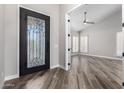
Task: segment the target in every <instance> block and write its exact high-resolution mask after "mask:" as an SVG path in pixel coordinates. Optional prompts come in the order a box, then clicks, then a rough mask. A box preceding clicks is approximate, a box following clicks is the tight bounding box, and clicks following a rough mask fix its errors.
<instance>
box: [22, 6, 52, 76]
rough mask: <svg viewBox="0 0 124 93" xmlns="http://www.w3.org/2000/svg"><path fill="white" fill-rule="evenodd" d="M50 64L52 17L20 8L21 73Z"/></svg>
mask: <svg viewBox="0 0 124 93" xmlns="http://www.w3.org/2000/svg"><path fill="white" fill-rule="evenodd" d="M49 66H50V17H49V16H46V15H43V14H41V13H37V12H34V11H31V10H27V9H24V8H20V75H25V74H31V73H33V72H37V71H41V70H44V69H49Z"/></svg>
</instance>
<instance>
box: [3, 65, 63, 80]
mask: <svg viewBox="0 0 124 93" xmlns="http://www.w3.org/2000/svg"><path fill="white" fill-rule="evenodd" d="M57 67H60V68H62V69H65V68H64V67H62V66H60V65H55V66H52V67H50V69H54V68H57ZM15 78H19V74H15V75H11V76H6V77H5V79H4V81H7V80H11V79H15Z"/></svg>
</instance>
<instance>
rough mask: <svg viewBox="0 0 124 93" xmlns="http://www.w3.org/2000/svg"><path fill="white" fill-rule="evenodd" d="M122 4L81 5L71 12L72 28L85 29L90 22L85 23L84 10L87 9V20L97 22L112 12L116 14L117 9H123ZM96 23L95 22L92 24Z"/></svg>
mask: <svg viewBox="0 0 124 93" xmlns="http://www.w3.org/2000/svg"><path fill="white" fill-rule="evenodd" d="M121 9H122V6H121V4H86V5H81V6H80V7H78V8H77V9H75V10H73V11H72V12H71V13H70V19H71V23H70V24H71V30H73V31H80V30H82V29H85V28H86V27H88V26H91V25H89V24H83V20H84V12H85V11H87V20H88V21H93V22H95V23H98V22H100V21H101V20H103V19H104V18H106V17H108V16H109V15H111V14H114V12H116V11H121ZM92 25H94V24H92Z"/></svg>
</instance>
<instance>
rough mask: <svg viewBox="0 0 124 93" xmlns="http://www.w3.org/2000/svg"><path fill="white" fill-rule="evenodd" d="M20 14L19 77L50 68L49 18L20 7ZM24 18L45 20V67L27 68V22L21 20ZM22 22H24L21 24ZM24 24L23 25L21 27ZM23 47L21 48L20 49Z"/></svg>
mask: <svg viewBox="0 0 124 93" xmlns="http://www.w3.org/2000/svg"><path fill="white" fill-rule="evenodd" d="M19 12H20V13H21V12H22V14H20V31H19V32H20V35H19V36H20V40H19V43H20V46H19V55H20V56H19V75H20V76H21V75H25V74H30V73H33V72H36V71H40V70H43V69H49V68H50V16H47V15H44V14H41V13H39V12H35V11H32V10H30V9H27V8H23V7H20V8H19ZM25 15H26V16H28V15H29V16H34V17H37V18H41V19H42V18H43V19H44V20H45V24H46V25H47V26H45V30H46V31H45V33H46V34H45V47H46V48H45V65H42V66H36V67H33V68H27V61H26V60H27V38H26V31H25V29H27V27H26V24H27V21H25V19H26V18H27V17H26V18H22V17H25ZM22 19H23V20H22ZM23 21H24V22H23ZM23 24H25V25H23ZM22 39H23V41H22ZM22 47H23V48H22Z"/></svg>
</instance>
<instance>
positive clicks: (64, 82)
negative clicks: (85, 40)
mask: <svg viewBox="0 0 124 93" xmlns="http://www.w3.org/2000/svg"><path fill="white" fill-rule="evenodd" d="M3 88H4V89H121V88H122V61H119V60H110V59H105V58H97V57H91V56H73V57H72V67H71V70H70V71H65V70H63V69H61V68H55V69H50V70H45V71H40V72H37V73H33V74H29V75H26V76H23V77H20V78H17V79H13V80H10V81H6V82H5V84H4V87H3Z"/></svg>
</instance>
